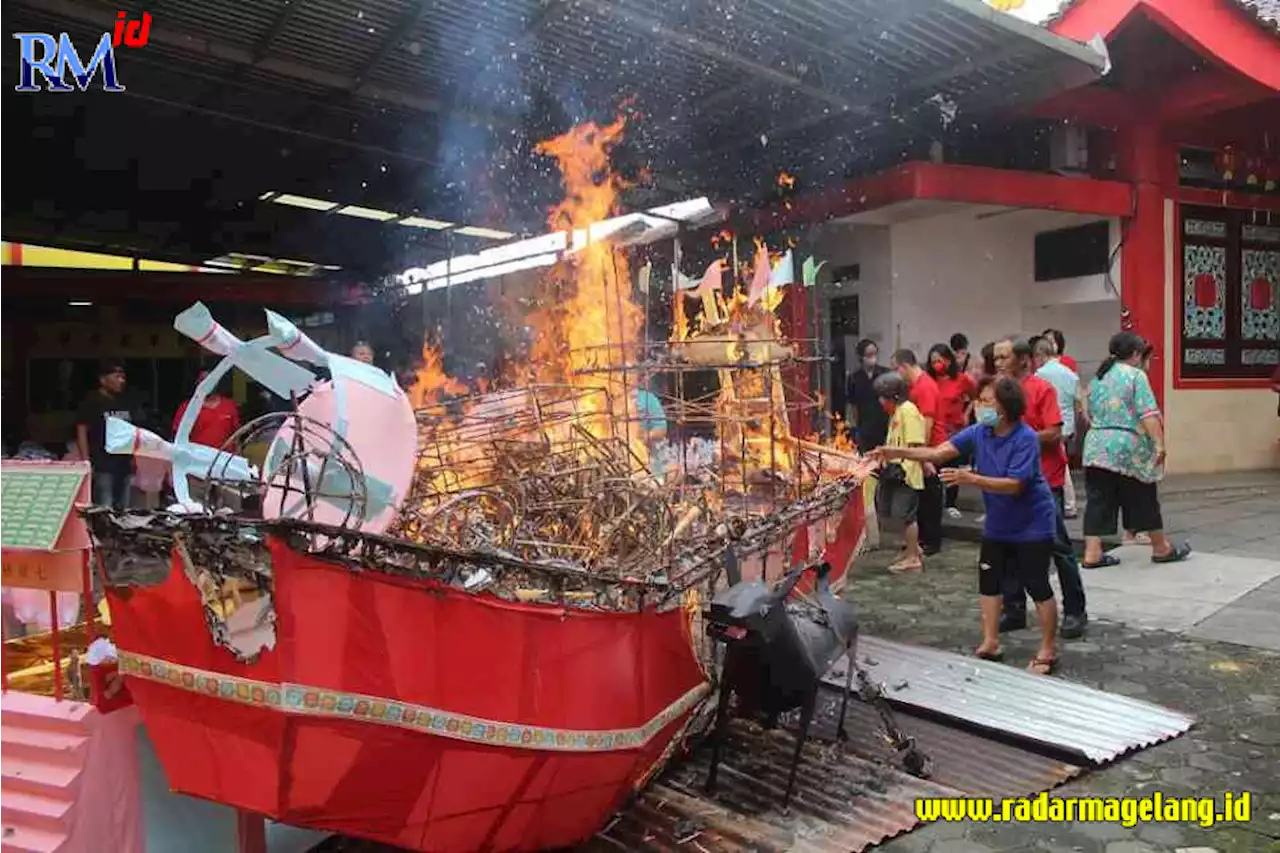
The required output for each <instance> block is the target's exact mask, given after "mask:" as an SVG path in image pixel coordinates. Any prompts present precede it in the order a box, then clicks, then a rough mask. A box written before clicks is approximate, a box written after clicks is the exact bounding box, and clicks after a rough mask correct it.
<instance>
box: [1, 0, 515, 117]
mask: <svg viewBox="0 0 1280 853" xmlns="http://www.w3.org/2000/svg"><path fill="white" fill-rule="evenodd" d="M19 2H20V3H21V4H22V5H25V6H29V7H31V8H32V9H36V10H38V11H42V12H45V13H47V14H52V15H57V16H59V17H63V18H67V19H70V20H73V21H79V22H81V23H86V24H91V25H94V26H100V27H102V28H103V31H104V32H106V31H109V30H110V29H111V27H112V26H114V24H115V18H114V16H113V14H112V12H111V10H110V9H108V8H106V7H96V6H89V5H86V4H84V3H82V2H77V0H19ZM299 2H301V0H294V2H293V4H292V5H293V6H294V7H296V6H297V5H298V3H299ZM151 41H152V42H153V43H155V44H162V45H165V46H166V47H170V48H174V49H177V50H180V51H182V52H184V53H189V54H198V55H201V56H207V57H209V58H212V59H218V60H221V61H222V62H226V63H229V64H231V65H239V66H249V67H254V68H258V69H260V70H262V71H267V72H270V73H272V74H276V75H278V76H280V77H285V78H288V79H291V80H298V81H301V82H306V83H311V84H313V85H319V86H323V87H325V88H327V89H334V90H337V91H344V92H349V91H352V90H353V83H354V80H353V78H352V77H349V76H347V75H344V74H335V73H333V72H331V71H325V70H323V69H320V68H314V67H311V66H308V65H305V64H302V63H299V62H294V61H293V60H289V59H283V58H276V57H270V56H264V57H262V58H259V57H258V55H257V54H256V53H255V50H251V49H246V48H243V47H239V46H237V45H232V44H228V43H225V42H219V41H217V40H216V39H212V38H208V37H205V36H202V35H194V34H191V33H187V32H184V31H181V30H178V29H176V28H173V27H169V26H166V25H165V24H164V22H163V21H156V22H153V24H152V27H151ZM359 94H361V95H363V96H365V97H368V98H370V99H372V100H377V101H383V102H385V103H387V104H391V105H394V106H398V107H402V108H405V109H408V110H412V111H415V112H422V113H436V114H439V113H445V112H449V111H448V110H447V108H446V106H445V105H444V104H443V103H442V102H441V101H440V100H439V99H438V98H431V97H424V96H422V95H417V94H413V93H411V92H406V91H403V90H400V89H393V88H390V87H388V86H379V85H375V84H372V83H366V84H364V85H363V86H361V87H360V90H359ZM456 117H458V118H462V119H464V120H466V121H469V122H472V123H474V124H479V125H495V126H498V127H504V128H505V127H508V126H509V125H510V121H509V120H507V119H505V118H502V117H499V116H490V115H482V114H479V113H475V112H471V111H468V112H463V113H456Z"/></svg>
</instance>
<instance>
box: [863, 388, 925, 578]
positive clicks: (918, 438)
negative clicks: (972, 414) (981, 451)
mask: <svg viewBox="0 0 1280 853" xmlns="http://www.w3.org/2000/svg"><path fill="white" fill-rule="evenodd" d="M875 391H876V394H877V395H878V396H879V398H880V405H881V406H882V407H883V408H884V411H885V413H886V414H887V415H888V416H889V431H888V436H887V438H886V439H885V441H886V444H885V447H884V448H881V450H886V449H892V450H895V451H897V450H901V451H903V452H904V453H905V452H907V451H914V450H920V449H924V447H923V446H924V445H925V444H926V443H927V442H928V440H929V437H928V435H927V434H926V432H925V423H924V416H923V415H921V414H920V410H919V409H917V408H916V405H915V403H912V402H911V400H910V399H909V397H908V388H907V381H906V380H905V379H903V378H902V377H901V376H899V375H898V374H897V373H885V374H883V375H881V376H880V377H878V378H877V379H876V381H875ZM873 452H877V451H873ZM881 458H882V459H889V458H890V457H888V456H884V455H882V457H881ZM893 458H899V459H903V460H905V461H903V462H902V463H901V464H894V465H884V466H882V467H881V469H880V471H879V472H878V473H877V475H876V515H877V516H879V518H880V520H881V521H882V522H884V521H892V522H895V523H898V524H901V525H902V537H903V540H904V543H905V544H904V547H903V552H902V556H901V557H900V558H899V559H898V560H897V561H895V562H894V563H893V564H892V565H890V566H889V571H890V572H893V573H894V574H901V573H903V572H918V571H921V570H922V569H923V568H924V553H923V552H922V551H921V550H920V525H919V523H918V522H917V517H918V516H919V514H920V493H921V492H923V491H924V466H922V465H921V464H920V463H919V462H918V461H915V460H914V459H912V458H909V457H906V456H901V457H893Z"/></svg>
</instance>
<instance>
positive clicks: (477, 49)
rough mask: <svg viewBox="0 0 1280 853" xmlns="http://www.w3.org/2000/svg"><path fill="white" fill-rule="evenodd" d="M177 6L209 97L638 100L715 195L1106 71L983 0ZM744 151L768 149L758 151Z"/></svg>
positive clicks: (477, 107) (202, 96) (493, 114)
mask: <svg viewBox="0 0 1280 853" xmlns="http://www.w3.org/2000/svg"><path fill="white" fill-rule="evenodd" d="M15 5H16V6H17V8H19V9H20V10H21V16H22V18H23V21H22V25H23V26H27V24H26V23H25V22H26V21H27V20H34V19H36V18H39V17H41V16H47V17H50V18H55V19H57V21H50V22H49V23H48V27H47V28H49V29H51V31H55V32H56V31H58V23H57V22H58V21H66V20H71V21H77V22H80V23H82V24H84V25H86V26H89V27H90V29H92V28H94V27H99V26H101V27H109V26H110V24H111V21H112V20H113V15H114V13H113V11H112V9H113V8H114V7H111V8H107V7H105V6H101V5H98V4H93V3H90V2H88V0H22V2H21V3H19V4H15ZM179 5H180V7H181V8H177V7H175V8H174V9H167V10H162V11H157V12H156V13H155V15H156V18H155V24H154V29H153V33H152V44H151V45H150V46H149V48H148V51H147V54H148V57H149V59H150V61H152V62H155V63H159V64H163V65H164V67H165V69H167V70H171V71H173V72H175V74H178V75H183V76H187V77H191V78H192V79H193V81H195V82H198V84H199V89H198V90H197V89H195V87H193V92H194V94H189V95H188V98H193V99H195V100H196V101H197V102H198V103H207V102H208V101H209V99H210V95H209V91H208V90H209V89H210V88H214V87H216V86H217V85H218V84H219V83H221V84H224V85H226V86H229V87H240V88H242V89H250V91H246V92H244V93H243V94H244V95H246V96H248V95H252V91H251V87H245V86H244V82H245V80H247V79H250V78H252V77H253V76H254V75H257V74H259V73H261V72H271V73H272V74H274V75H276V77H277V79H276V80H275V81H273V82H277V83H283V84H285V85H287V86H290V87H292V88H293V89H295V90H298V91H306V92H307V93H308V94H313V95H318V96H320V97H318V98H317V100H318V102H319V103H318V104H317V105H316V108H317V109H323V108H324V104H325V102H326V101H329V102H332V103H334V104H344V102H345V106H348V107H349V106H353V105H358V106H360V107H362V108H364V109H370V108H371V106H370V105H369V104H366V103H364V100H363V98H359V99H357V98H353V97H351V96H352V95H353V94H358V95H361V96H368V98H370V99H373V100H376V101H378V102H380V103H384V104H394V105H398V106H401V107H407V108H413V109H414V110H416V111H417V112H419V113H430V112H441V113H444V114H446V115H445V116H444V118H446V120H447V117H448V116H454V117H458V118H470V119H474V120H478V121H481V123H482V124H485V125H491V126H493V127H495V128H502V127H505V126H508V125H511V124H513V123H516V122H518V121H520V120H521V119H522V118H523V117H524V116H525V114H526V113H527V111H528V110H529V109H530V108H531V104H532V103H533V102H532V101H531V98H532V96H533V95H534V94H536V93H539V92H541V93H544V94H546V95H549V96H550V97H551V98H553V99H554V100H556V101H558V102H559V104H560V106H561V107H562V108H564V109H565V111H566V112H567V114H568V115H571V116H574V117H583V116H586V115H598V114H600V113H602V112H603V113H607V111H608V110H609V109H612V108H613V107H614V106H615V105H616V104H617V102H618V101H619V100H620V99H621V98H622V97H630V96H634V97H635V103H636V106H637V108H638V109H639V110H640V111H642V112H643V113H644V114H645V115H646V116H648V117H649V118H648V119H646V120H645V121H643V122H637V123H635V126H634V127H633V128H632V129H631V130H630V131H629V136H628V141H629V143H630V144H631V145H632V146H634V147H635V148H636V149H637V150H643V151H644V152H645V156H646V158H647V159H650V160H651V161H652V165H653V167H654V168H655V170H662V169H664V168H666V169H667V170H669V171H670V170H675V169H679V170H682V171H683V170H689V171H691V172H696V174H697V181H696V183H697V185H698V188H699V189H702V190H711V191H715V190H716V189H719V188H723V187H725V186H732V185H737V184H738V183H740V181H739V180H737V179H736V178H735V179H734V180H732V181H728V180H724V181H722V180H720V179H727V178H729V177H731V176H737V175H739V174H740V173H741V172H742V171H743V170H746V171H747V172H763V173H765V174H769V173H771V170H772V171H776V168H775V167H785V168H790V169H792V170H793V171H794V170H795V169H797V168H801V167H807V166H809V165H810V164H814V163H816V164H817V165H815V166H813V168H814V169H817V170H820V172H821V174H822V175H824V176H827V177H829V176H830V173H831V171H832V169H833V168H838V171H840V172H847V171H849V170H850V169H856V168H857V166H858V164H859V163H860V162H861V161H863V160H867V159H873V158H874V157H875V156H876V154H877V152H881V153H883V152H884V151H885V150H886V149H892V151H897V149H898V147H899V146H900V144H901V141H902V139H904V138H907V137H910V136H911V135H913V134H914V135H919V134H921V133H925V134H928V133H932V132H936V130H937V127H938V125H939V116H940V110H941V111H942V112H944V113H946V114H949V115H954V113H951V112H950V110H951V109H952V107H954V108H955V109H958V111H959V115H960V116H962V117H964V118H968V117H972V116H976V115H978V114H980V113H982V112H983V111H985V110H990V109H1002V110H1004V109H1008V108H1009V107H1011V106H1013V105H1014V104H1016V103H1018V102H1019V101H1023V100H1027V99H1031V98H1034V97H1038V96H1041V95H1044V94H1047V93H1048V92H1049V91H1052V90H1056V89H1058V88H1064V87H1069V86H1071V85H1078V84H1081V83H1084V82H1087V81H1088V80H1089V79H1092V78H1093V77H1094V76H1096V75H1097V74H1098V72H1099V69H1100V68H1101V65H1102V60H1101V58H1100V57H1099V56H1097V55H1096V54H1094V53H1093V52H1092V51H1090V50H1089V49H1088V48H1086V47H1083V46H1081V45H1077V44H1074V43H1072V42H1068V41H1066V40H1064V39H1059V38H1057V37H1056V36H1053V35H1052V34H1050V33H1048V32H1047V31H1045V30H1043V29H1041V28H1038V27H1034V26H1031V25H1027V24H1025V23H1024V22H1021V21H1018V20H1016V19H1014V18H1012V17H1011V16H1009V15H1005V14H1001V13H997V12H995V11H993V10H991V9H990V8H989V7H987V6H985V5H983V4H982V3H981V2H979V0H896V2H893V3H885V2H884V1H883V0H793V1H792V2H788V3H784V4H779V3H773V2H767V0H736V1H735V2H732V3H725V4H720V3H686V4H673V3H669V2H663V0H578V2H575V3H556V2H545V0H477V2H472V3H468V2H463V0H439V2H434V3H425V2H422V0H362V2H360V3H357V4H354V5H353V4H350V3H342V2H339V0H293V2H285V0H263V2H261V3H255V4H249V5H248V6H245V4H243V3H239V2H237V0H188V2H184V3H182V4H179ZM241 6H245V8H243V9H242V8H241ZM250 7H251V8H250ZM15 25H16V24H15ZM188 48H190V49H188ZM128 58H129V59H132V58H133V57H128ZM214 58H216V59H214ZM123 59H124V58H123V57H122V60H123ZM197 63H198V66H197ZM159 76H160V75H157V74H151V73H138V74H135V75H132V76H130V78H129V85H130V91H131V92H136V93H137V94H139V95H143V96H146V95H152V96H155V95H156V94H157V93H155V92H150V91H148V90H147V87H148V86H150V85H152V79H153V78H158V77H159ZM272 88H274V87H272ZM163 94H164V96H165V97H170V96H171V95H172V94H173V93H172V92H171V91H169V90H168V89H166V91H165V92H164V93H163ZM333 94H341V95H343V96H344V97H338V98H334V97H330V96H331V95H333ZM237 99H238V101H241V102H242V101H243V97H241V96H240V95H238V96H237ZM263 99H264V107H263V110H255V109H252V108H249V107H245V109H246V110H247V111H248V112H249V113H250V114H251V115H258V114H260V113H262V112H265V113H267V114H274V113H278V112H279V109H278V106H277V104H276V102H275V100H274V93H264V94H263ZM214 100H218V98H214ZM238 106H239V103H238ZM491 119H494V120H492V121H491ZM947 120H950V119H947ZM944 123H945V122H944ZM393 135H394V134H393ZM833 138H835V139H837V140H842V141H843V142H844V145H843V147H842V148H841V147H840V146H839V145H837V148H839V150H838V151H837V150H835V149H831V150H828V149H829V148H830V144H831V140H832V139H833ZM815 145H816V146H819V147H822V148H823V150H822V151H821V152H818V153H822V154H824V156H825V157H827V158H831V160H830V161H829V162H821V160H822V158H820V157H818V156H817V154H815V153H814V152H815V151H816V150H817V149H815V148H814V146H815ZM748 154H749V155H751V156H752V157H754V158H756V159H760V162H759V163H756V162H744V156H746V155H748ZM839 176H842V175H839ZM801 177H802V179H803V178H804V176H803V175H802V176H801ZM691 188H692V187H691Z"/></svg>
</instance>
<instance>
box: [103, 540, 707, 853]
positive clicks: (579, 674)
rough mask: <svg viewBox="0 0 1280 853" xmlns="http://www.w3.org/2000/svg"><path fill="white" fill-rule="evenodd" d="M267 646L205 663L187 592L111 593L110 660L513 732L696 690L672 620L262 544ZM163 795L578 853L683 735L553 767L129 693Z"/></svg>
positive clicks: (332, 827)
mask: <svg viewBox="0 0 1280 853" xmlns="http://www.w3.org/2000/svg"><path fill="white" fill-rule="evenodd" d="M271 550H272V560H273V571H274V576H275V581H276V589H275V595H276V602H275V603H276V614H277V643H276V648H275V649H274V650H273V651H269V652H265V653H264V654H263V655H262V657H261V659H260V660H259V662H257V663H255V664H254V665H252V666H246V665H244V664H239V663H236V662H235V660H234V658H233V657H232V656H231V655H230V653H228V652H226V651H224V650H223V649H221V648H218V647H217V646H215V645H214V644H213V642H212V640H211V639H210V636H209V633H208V630H207V628H206V627H205V621H204V613H203V608H202V607H201V605H200V602H199V599H198V596H197V595H196V592H195V590H194V588H193V587H192V586H191V585H190V583H189V582H188V581H187V580H186V578H185V576H183V575H182V573H181V571H180V570H178V569H177V568H176V567H175V569H174V570H173V571H172V572H171V573H170V576H169V578H168V579H167V580H166V581H165V582H164V583H162V584H160V585H158V586H155V587H150V588H140V589H132V590H128V591H127V592H126V594H124V595H121V594H119V593H117V592H116V591H112V592H110V593H109V595H110V598H111V607H112V616H113V620H114V622H115V626H116V627H115V630H116V636H117V639H118V642H119V645H120V647H121V648H122V649H124V650H126V651H130V652H135V653H138V654H142V655H148V656H151V657H155V658H160V659H163V660H166V661H169V662H173V663H177V664H184V665H187V666H192V667H197V668H200V669H206V670H210V671H214V672H220V673H225V674H230V675H237V676H241V677H245V678H250V679H254V680H257V681H265V682H270V683H292V684H300V685H304V686H312V687H327V688H329V689H333V690H339V691H343V692H350V693H361V694H366V695H370V696H375V697H385V698H392V699H398V700H401V701H406V702H414V703H417V704H422V705H429V706H431V707H434V708H437V709H441V710H444V711H448V712H450V713H455V714H467V715H471V716H477V717H486V718H488V719H492V720H496V721H500V722H509V723H518V724H523V725H543V726H548V727H554V728H560V729H580V730H582V729H585V730H599V729H615V728H633V727H638V726H641V725H643V724H644V723H646V722H648V721H649V720H650V719H651V718H653V717H654V716H656V715H657V714H658V713H659V712H660V711H662V710H663V709H664V708H666V707H668V706H669V705H671V704H672V703H673V702H675V701H676V700H677V699H679V698H680V697H682V696H684V695H685V694H686V693H687V692H688V691H690V690H691V689H693V688H695V687H697V686H698V685H699V684H701V683H703V681H704V678H703V675H702V671H701V669H700V667H699V666H698V662H697V660H696V658H695V656H694V652H693V648H692V645H691V643H690V637H689V634H688V631H689V628H688V619H687V616H686V615H685V614H684V612H683V611H681V610H675V611H670V612H667V613H656V612H653V611H646V612H642V613H637V614H610V613H591V612H586V611H579V610H565V609H563V608H559V607H552V606H545V605H520V604H510V603H507V602H503V601H500V600H498V599H496V598H493V597H477V596H470V595H466V594H463V593H461V592H458V591H456V590H453V589H445V588H440V587H432V586H427V585H425V584H422V583H418V582H412V581H408V580H404V579H399V578H391V577H388V576H384V575H381V574H377V573H372V572H365V573H361V574H355V573H352V572H349V571H348V570H347V569H344V568H341V567H338V566H334V565H330V564H327V563H323V562H320V561H317V560H314V559H312V558H310V557H306V556H303V555H299V554H297V553H295V552H293V551H291V550H289V549H288V548H287V547H285V546H283V545H282V544H280V543H278V542H273V543H272V544H271ZM129 686H130V690H131V691H132V693H133V696H134V699H135V701H136V702H137V704H138V706H139V707H140V709H141V711H142V715H143V720H144V722H145V723H146V725H147V729H148V733H149V734H150V736H151V738H152V740H153V742H154V743H155V745H156V751H157V753H158V754H159V757H160V760H161V762H162V764H163V765H164V767H165V772H166V775H167V776H168V779H169V783H170V785H171V786H172V787H173V788H174V789H175V790H178V791H181V792H183V793H188V794H192V795H195V796H199V797H203V798H206V799H210V800H214V801H217V802H222V803H227V804H230V805H233V806H237V807H239V808H244V809H248V810H251V811H255V812H259V813H262V814H266V815H268V816H270V817H273V818H276V819H278V820H282V821H285V822H288V823H292V824H297V825H299V826H308V827H314V828H317V829H324V830H329V831H334V832H341V833H344V834H348V835H356V836H362V837H366V838H372V839H376V840H380V841H385V842H389V843H393V844H397V845H400V846H403V847H406V848H409V849H418V850H431V851H436V852H437V853H470V852H471V851H477V850H499V851H505V850H521V851H523V850H530V851H532V850H541V849H548V848H556V847H565V846H569V845H572V844H574V843H576V842H578V841H581V840H583V839H586V838H588V837H589V836H590V835H591V834H592V833H593V832H595V831H596V830H597V829H599V827H600V825H601V824H602V823H603V822H604V821H605V820H606V819H607V817H608V815H609V814H610V813H611V812H612V811H613V810H614V809H616V808H617V807H618V806H619V805H620V804H621V803H622V801H623V800H624V799H625V797H626V796H627V795H628V794H629V793H630V792H631V790H632V788H633V785H634V782H635V780H636V779H637V778H639V777H640V776H641V774H642V773H644V772H645V771H646V770H647V769H648V768H649V767H650V765H651V764H652V763H653V762H654V761H655V760H656V759H657V757H658V756H659V755H660V754H661V752H662V751H663V749H664V748H665V747H666V745H667V743H668V741H669V739H670V737H672V736H673V735H674V734H675V733H676V732H677V731H678V728H679V726H680V724H681V723H682V722H683V720H684V718H683V717H681V718H680V719H678V720H676V721H673V722H671V723H670V724H669V725H668V726H667V727H666V729H665V730H663V731H662V732H660V733H659V734H658V735H657V736H656V737H654V738H653V739H651V740H650V741H649V742H648V743H647V744H646V745H645V746H644V747H642V748H640V749H635V750H630V751H625V750H624V751H613V752H592V753H568V752H548V751H538V750H532V749H516V748H506V747H500V746H491V745H488V744H480V743H473V742H467V741H461V740H454V739H447V738H441V737H436V736H433V735H430V734H427V733H425V732H419V731H412V730H408V729H404V728H397V727H392V726H388V725H382V724H379V723H373V722H364V721H359V720H352V719H343V718H321V717H307V716H298V715H290V714H285V713H282V712H281V711H279V710H275V709H267V708H259V707H253V706H248V705H243V704H237V703H235V702H230V701H225V700H222V699H216V698H213V697H209V696H205V695H200V694H197V693H194V692H191V691H188V690H182V689H177V688H175V687H174V686H170V685H167V684H162V683H156V682H154V681H150V680H147V679H143V678H131V679H129Z"/></svg>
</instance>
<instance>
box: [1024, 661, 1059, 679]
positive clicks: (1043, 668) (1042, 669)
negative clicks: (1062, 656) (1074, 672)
mask: <svg viewBox="0 0 1280 853" xmlns="http://www.w3.org/2000/svg"><path fill="white" fill-rule="evenodd" d="M1057 668H1058V659H1057V658H1041V657H1036V658H1032V659H1031V663H1029V664H1027V672H1029V673H1031V674H1032V675H1053V673H1054V670H1056V669H1057Z"/></svg>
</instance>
